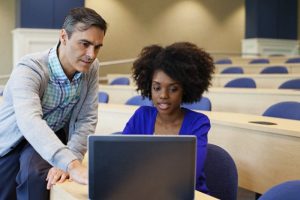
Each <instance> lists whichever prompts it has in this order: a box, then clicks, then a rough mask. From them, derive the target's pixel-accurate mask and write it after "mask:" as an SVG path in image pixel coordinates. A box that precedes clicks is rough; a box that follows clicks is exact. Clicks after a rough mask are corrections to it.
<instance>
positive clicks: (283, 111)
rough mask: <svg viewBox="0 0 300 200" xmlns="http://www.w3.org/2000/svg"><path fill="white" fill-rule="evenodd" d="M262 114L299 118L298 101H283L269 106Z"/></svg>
mask: <svg viewBox="0 0 300 200" xmlns="http://www.w3.org/2000/svg"><path fill="white" fill-rule="evenodd" d="M263 116H268V117H277V118H285V119H294V120H300V102H296V101H284V102H280V103H276V104H274V105H272V106H270V107H269V108H268V109H267V110H266V111H265V112H264V113H263Z"/></svg>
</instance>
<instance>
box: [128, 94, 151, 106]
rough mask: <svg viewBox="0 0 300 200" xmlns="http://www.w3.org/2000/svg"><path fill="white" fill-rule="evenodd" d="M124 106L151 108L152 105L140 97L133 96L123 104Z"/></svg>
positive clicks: (149, 101) (146, 99)
mask: <svg viewBox="0 0 300 200" xmlns="http://www.w3.org/2000/svg"><path fill="white" fill-rule="evenodd" d="M125 104H126V105H135V106H152V105H153V103H152V101H151V100H150V99H148V98H143V97H142V96H141V95H137V96H133V97H131V98H130V99H128V100H127V101H126V102H125Z"/></svg>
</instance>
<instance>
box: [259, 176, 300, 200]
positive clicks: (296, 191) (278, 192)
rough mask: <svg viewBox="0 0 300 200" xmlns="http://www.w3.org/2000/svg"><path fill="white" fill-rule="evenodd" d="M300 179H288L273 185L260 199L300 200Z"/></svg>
mask: <svg viewBox="0 0 300 200" xmlns="http://www.w3.org/2000/svg"><path fill="white" fill-rule="evenodd" d="M299 199H300V180H293V181H287V182H284V183H281V184H278V185H275V186H273V187H272V188H270V189H269V190H268V191H266V192H265V193H264V194H263V195H262V196H261V197H260V198H259V199H258V200H299Z"/></svg>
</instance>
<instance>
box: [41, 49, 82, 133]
mask: <svg viewBox="0 0 300 200" xmlns="http://www.w3.org/2000/svg"><path fill="white" fill-rule="evenodd" d="M56 51H57V46H55V47H54V48H52V49H51V50H50V53H49V65H48V68H49V75H50V77H49V82H48V86H47V89H46V91H45V93H44V95H43V99H42V109H43V119H44V120H46V122H47V124H48V126H49V127H50V128H51V129H52V130H53V131H58V130H59V129H61V128H62V127H64V125H65V124H66V123H67V122H68V121H69V119H70V117H71V113H72V110H73V108H74V105H75V104H76V103H77V102H78V100H79V97H80V89H81V79H82V74H81V73H76V74H75V75H74V77H73V79H72V81H70V80H69V79H68V77H67V76H66V74H65V73H64V71H63V69H62V66H61V64H60V61H59V59H58V56H57V53H56Z"/></svg>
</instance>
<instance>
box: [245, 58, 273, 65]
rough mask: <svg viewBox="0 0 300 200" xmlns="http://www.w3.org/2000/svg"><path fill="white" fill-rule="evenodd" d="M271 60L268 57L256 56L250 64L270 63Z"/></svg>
mask: <svg viewBox="0 0 300 200" xmlns="http://www.w3.org/2000/svg"><path fill="white" fill-rule="evenodd" d="M269 63H270V61H269V59H267V58H255V59H252V60H250V62H249V64H269Z"/></svg>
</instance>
